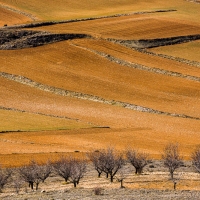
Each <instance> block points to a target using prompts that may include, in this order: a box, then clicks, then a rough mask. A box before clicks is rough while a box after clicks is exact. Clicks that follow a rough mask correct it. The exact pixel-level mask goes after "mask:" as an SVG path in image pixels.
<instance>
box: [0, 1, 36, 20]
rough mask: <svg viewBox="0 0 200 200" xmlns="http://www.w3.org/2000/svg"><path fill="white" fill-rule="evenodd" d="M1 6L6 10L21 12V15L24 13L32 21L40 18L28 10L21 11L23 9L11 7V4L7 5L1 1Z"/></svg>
mask: <svg viewBox="0 0 200 200" xmlns="http://www.w3.org/2000/svg"><path fill="white" fill-rule="evenodd" d="M0 7H2V8H4V9H6V10H10V11H12V12H15V13H17V14H20V15H24V16H25V17H28V18H29V19H31V20H32V21H37V20H39V19H38V18H37V17H36V16H34V15H32V14H30V13H27V12H24V11H21V10H18V9H16V8H13V7H10V6H7V5H4V4H1V3H0Z"/></svg>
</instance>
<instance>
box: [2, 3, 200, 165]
mask: <svg viewBox="0 0 200 200" xmlns="http://www.w3.org/2000/svg"><path fill="white" fill-rule="evenodd" d="M1 5H6V6H7V7H9V8H13V9H14V10H12V9H6V8H5V7H1ZM199 6H200V5H199V4H194V3H192V2H187V1H184V0H178V1H176V2H174V1H172V0H170V1H167V2H166V1H158V0H154V1H142V0H138V1H134V2H133V1H129V0H123V1H105V0H101V1H97V2H94V1H91V0H87V1H86V0H84V1H79V0H78V1H76V2H75V1H73V2H72V1H67V0H65V1H57V3H56V4H55V3H54V2H51V1H50V2H49V1H48V2H47V1H42V2H39V1H37V0H31V1H28V2H27V1H26V2H25V1H22V0H16V1H11V0H1V1H0V26H3V25H4V24H8V26H9V25H11V24H12V25H13V24H24V23H26V24H29V23H30V22H33V21H35V23H37V22H44V21H50V20H53V21H58V20H67V19H80V18H88V17H102V16H112V15H114V14H130V13H132V14H130V15H126V16H117V17H107V18H101V19H94V20H86V21H78V22H68V23H59V24H54V25H49V26H42V25H41V26H39V27H32V28H29V29H26V30H37V31H47V32H51V33H57V34H68V33H84V34H87V35H90V37H89V36H88V38H84V39H71V40H66V41H60V42H55V43H54V42H53V41H52V44H46V45H41V46H38V44H37V42H38V41H37V40H35V43H36V45H35V47H31V48H23V46H22V47H21V49H19V48H16V49H12V50H0V61H1V64H0V82H1V84H0V97H1V98H0V119H1V124H0V131H1V132H3V133H1V135H0V163H1V164H2V165H3V166H19V165H21V164H23V163H25V162H26V163H27V162H28V161H29V159H30V158H31V157H34V158H35V159H38V160H42V159H44V157H45V158H50V157H52V156H53V157H54V158H56V157H58V155H61V154H63V153H64V154H68V153H74V151H79V153H76V155H78V156H79V155H83V154H84V153H85V152H87V151H89V150H93V149H101V148H105V147H107V146H109V145H112V146H115V147H116V148H117V149H118V150H125V149H126V148H127V147H128V146H131V147H135V148H138V149H140V150H143V151H145V152H148V153H150V155H151V157H152V158H156V159H160V158H161V153H162V149H163V147H164V146H165V145H166V144H167V143H169V142H178V143H179V144H180V148H181V151H182V154H183V156H184V158H185V159H190V154H191V152H192V151H193V150H194V148H195V146H196V145H198V144H199V143H200V137H199V133H200V132H199V128H200V106H199V105H200V68H199V67H198V66H197V65H196V64H188V63H185V62H179V61H177V60H173V59H168V58H164V57H161V56H159V55H155V54H150V53H148V52H156V53H162V54H167V55H172V56H175V57H181V58H185V59H188V60H190V61H191V62H192V61H197V62H199V58H198V52H199V45H198V44H199V40H196V41H190V42H188V41H187V43H182V44H176V45H169V46H164V47H157V48H153V49H146V51H147V52H146V53H145V52H144V51H141V49H137V48H129V47H127V46H124V45H122V43H123V42H124V41H127V40H131V42H136V41H138V40H141V39H147V40H148V39H157V38H171V37H179V36H188V35H199V34H200V23H199V17H200V14H199V13H200V12H199V10H200V7H199ZM171 9H172V10H173V11H170V10H171ZM160 10H165V11H166V12H158V11H160ZM168 10H169V11H168ZM146 11H148V13H147V12H146ZM155 11H156V12H155ZM17 12H18V13H17ZM137 12H140V13H137ZM143 12H146V13H143ZM133 13H135V14H133ZM4 29H5V28H4ZM4 29H1V30H2V31H3V30H4ZM7 30H9V29H7ZM18 30H22V28H21V29H20V28H19V29H18ZM23 30H24V29H23ZM109 38H110V39H114V40H115V41H116V40H120V41H121V44H120V43H119V42H118V43H115V42H112V41H110V40H108V39H109ZM0 39H1V37H0ZM20 39H21V41H23V40H25V39H24V38H20ZM2 40H3V39H2ZM2 40H0V42H1V41H2ZM18 40H19V39H18ZM39 42H40V41H39ZM39 42H38V43H39ZM5 45H6V43H5ZM30 80H32V82H31V81H30ZM133 107H134V108H133ZM18 130H20V131H23V132H12V131H18Z"/></svg>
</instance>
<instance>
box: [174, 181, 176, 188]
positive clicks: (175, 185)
mask: <svg viewBox="0 0 200 200" xmlns="http://www.w3.org/2000/svg"><path fill="white" fill-rule="evenodd" d="M174 190H176V181H174Z"/></svg>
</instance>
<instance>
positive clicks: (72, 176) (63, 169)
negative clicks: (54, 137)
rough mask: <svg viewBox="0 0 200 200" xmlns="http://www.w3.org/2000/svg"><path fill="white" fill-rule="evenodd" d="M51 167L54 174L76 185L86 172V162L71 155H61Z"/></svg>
mask: <svg viewBox="0 0 200 200" xmlns="http://www.w3.org/2000/svg"><path fill="white" fill-rule="evenodd" d="M53 168H54V171H55V172H56V174H58V175H59V176H60V177H62V178H64V179H65V181H66V182H68V181H70V182H71V183H73V184H74V187H76V186H77V185H78V184H79V181H80V179H81V178H83V176H84V173H85V172H86V162H85V161H84V160H80V159H75V158H71V157H62V158H60V159H59V160H58V161H56V162H55V163H53Z"/></svg>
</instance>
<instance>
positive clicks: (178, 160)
mask: <svg viewBox="0 0 200 200" xmlns="http://www.w3.org/2000/svg"><path fill="white" fill-rule="evenodd" d="M162 159H163V160H164V166H165V167H167V168H168V170H169V173H170V176H171V179H174V171H175V170H176V169H178V168H179V167H180V166H181V165H182V164H183V161H182V157H181V155H180V152H179V146H178V144H173V143H170V144H167V145H166V146H165V148H164V151H163V155H162Z"/></svg>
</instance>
